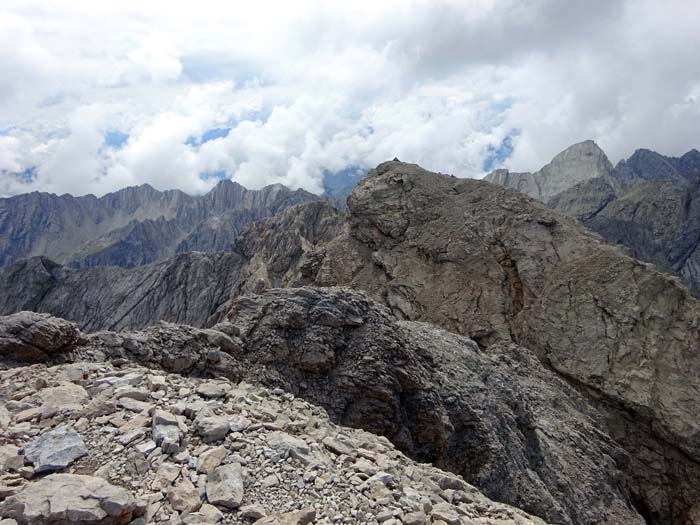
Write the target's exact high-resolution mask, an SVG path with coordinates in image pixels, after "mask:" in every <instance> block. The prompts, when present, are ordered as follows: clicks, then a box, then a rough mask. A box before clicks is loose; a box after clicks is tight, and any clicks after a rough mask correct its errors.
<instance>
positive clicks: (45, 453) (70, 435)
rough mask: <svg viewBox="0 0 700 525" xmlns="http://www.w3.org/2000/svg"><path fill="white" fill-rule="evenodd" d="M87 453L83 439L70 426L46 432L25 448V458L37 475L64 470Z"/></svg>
mask: <svg viewBox="0 0 700 525" xmlns="http://www.w3.org/2000/svg"><path fill="white" fill-rule="evenodd" d="M87 453H88V451H87V448H86V446H85V442H84V441H83V439H82V437H81V436H80V434H78V433H77V432H76V431H75V430H73V428H71V427H69V426H63V427H59V428H57V429H55V430H51V431H50V432H46V433H45V434H42V435H41V436H39V437H38V438H36V439H35V440H34V441H32V442H31V443H29V444H28V445H27V446H26V447H24V457H25V458H26V459H27V461H29V462H30V463H32V465H34V472H36V473H37V474H39V473H41V472H51V471H54V470H61V469H64V468H66V467H67V466H68V465H70V464H71V463H73V462H74V461H75V460H76V459H78V458H81V457H83V456H85V455H87Z"/></svg>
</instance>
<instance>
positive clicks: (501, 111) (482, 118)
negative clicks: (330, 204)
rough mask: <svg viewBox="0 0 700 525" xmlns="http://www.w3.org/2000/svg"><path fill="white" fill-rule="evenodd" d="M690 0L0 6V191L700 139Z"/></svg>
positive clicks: (470, 172) (242, 176)
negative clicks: (593, 143)
mask: <svg viewBox="0 0 700 525" xmlns="http://www.w3.org/2000/svg"><path fill="white" fill-rule="evenodd" d="M699 28H700V1H698V0H664V1H659V0H628V1H623V0H619V1H615V0H589V1H586V0H578V1H573V0H572V1H569V0H461V1H447V0H427V1H424V2H412V1H408V0H399V1H395V2H394V1H385V0H372V1H369V2H361V1H358V0H353V1H352V2H347V1H345V2H342V3H341V2H328V1H326V2H306V1H300V0H296V1H294V2H289V1H285V2H267V1H264V0H255V1H253V2H251V1H246V2H233V1H228V2H210V1H207V0H197V1H190V2H186V3H185V2H175V1H157V0H138V1H132V0H119V1H107V0H100V1H94V0H91V1H85V2H83V1H77V0H70V1H57V0H52V1H51V2H47V1H45V0H17V1H15V0H2V1H1V2H0V195H12V194H16V193H22V192H26V191H33V190H37V189H38V190H41V191H50V192H55V193H65V192H68V193H73V194H86V193H94V194H97V195H101V194H104V193H106V192H108V191H113V190H116V189H119V188H121V187H124V186H128V185H135V184H141V183H144V182H147V183H149V184H151V185H153V186H155V187H156V188H159V189H166V188H180V189H183V190H185V191H187V192H190V193H201V192H204V191H207V190H208V189H209V188H210V187H211V186H212V185H213V184H215V183H216V181H217V180H218V178H220V177H227V178H231V179H233V180H236V181H238V182H240V183H242V184H243V185H245V186H248V187H251V188H258V187H261V186H264V185H266V184H270V183H275V182H281V183H283V184H286V185H289V186H292V187H304V188H306V189H308V190H310V191H314V192H319V191H321V189H322V187H321V179H322V176H323V173H324V172H330V173H335V172H339V171H342V170H344V169H347V168H358V169H366V168H368V167H372V166H374V165H376V164H378V163H379V162H382V161H384V160H387V159H391V158H393V157H395V156H397V157H399V158H400V159H401V160H405V161H410V162H417V163H419V164H421V165H423V166H424V167H426V168H428V169H431V170H435V171H441V172H445V173H452V174H455V175H457V176H463V177H480V176H482V175H483V174H484V172H485V171H488V170H489V169H492V168H496V167H508V168H510V169H513V170H518V171H523V170H535V169H538V168H539V167H541V166H542V165H543V164H545V163H546V162H548V161H549V160H550V159H551V157H552V156H554V155H555V154H556V153H558V152H559V151H560V150H562V149H564V148H565V147H567V146H568V145H570V144H573V143H575V142H580V141H582V140H585V139H588V138H592V139H594V140H596V141H597V142H598V144H599V145H600V146H601V147H603V149H604V150H605V151H606V152H607V153H608V155H609V157H610V159H611V160H612V161H613V162H614V163H615V162H617V161H618V160H620V159H621V158H623V157H627V156H629V155H630V154H631V153H632V152H633V151H634V150H635V149H637V148H640V147H646V148H651V149H655V150H657V151H659V152H661V153H664V154H669V155H679V154H682V153H684V152H685V151H687V150H689V149H692V148H695V147H700V59H699V58H698V50H699V49H700V30H699Z"/></svg>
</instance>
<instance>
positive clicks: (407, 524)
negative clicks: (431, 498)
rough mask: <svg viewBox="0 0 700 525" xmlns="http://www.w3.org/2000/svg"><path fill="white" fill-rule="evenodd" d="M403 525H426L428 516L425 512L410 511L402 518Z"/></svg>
mask: <svg viewBox="0 0 700 525" xmlns="http://www.w3.org/2000/svg"><path fill="white" fill-rule="evenodd" d="M401 521H402V522H403V525H426V524H427V523H428V516H427V515H426V514H425V512H409V513H408V514H405V515H404V517H403V518H402V519H401Z"/></svg>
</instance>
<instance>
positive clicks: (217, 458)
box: [197, 446, 228, 474]
mask: <svg viewBox="0 0 700 525" xmlns="http://www.w3.org/2000/svg"><path fill="white" fill-rule="evenodd" d="M227 453H228V452H227V450H226V448H225V447H223V446H219V447H213V448H211V449H209V450H207V451H206V452H203V453H202V454H200V456H199V458H198V461H197V472H201V473H202V474H209V472H211V471H213V470H214V469H215V468H216V467H218V466H219V465H221V462H222V461H223V460H224V458H225V457H226V454H227Z"/></svg>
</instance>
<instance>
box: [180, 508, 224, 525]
mask: <svg viewBox="0 0 700 525" xmlns="http://www.w3.org/2000/svg"><path fill="white" fill-rule="evenodd" d="M223 518H224V514H223V513H222V512H221V511H220V510H219V509H217V508H216V507H215V506H214V505H209V504H208V503H203V504H202V506H201V507H200V508H199V510H198V511H197V512H194V513H192V514H187V515H186V516H184V517H183V518H182V522H183V523H185V524H186V525H189V524H202V525H204V524H206V525H213V524H215V523H218V522H220V521H221V520H222V519H223Z"/></svg>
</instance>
